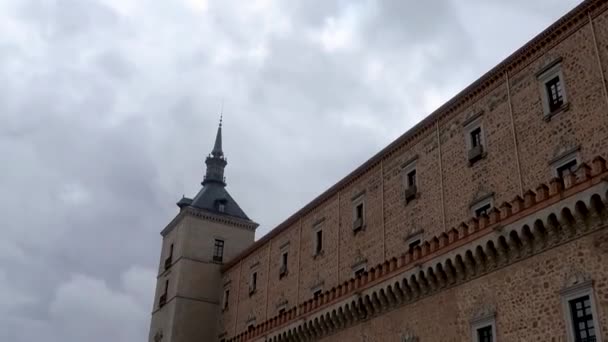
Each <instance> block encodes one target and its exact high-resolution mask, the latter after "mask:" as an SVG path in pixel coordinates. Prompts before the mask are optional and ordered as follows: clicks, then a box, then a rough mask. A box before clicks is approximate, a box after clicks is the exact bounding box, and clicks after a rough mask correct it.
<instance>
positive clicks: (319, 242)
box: [315, 229, 323, 255]
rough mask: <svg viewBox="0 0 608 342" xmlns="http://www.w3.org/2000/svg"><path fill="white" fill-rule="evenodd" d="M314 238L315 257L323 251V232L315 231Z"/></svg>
mask: <svg viewBox="0 0 608 342" xmlns="http://www.w3.org/2000/svg"><path fill="white" fill-rule="evenodd" d="M315 236H316V241H315V255H318V254H320V253H321V252H322V251H323V231H322V230H321V229H319V230H317V233H316V234H315Z"/></svg>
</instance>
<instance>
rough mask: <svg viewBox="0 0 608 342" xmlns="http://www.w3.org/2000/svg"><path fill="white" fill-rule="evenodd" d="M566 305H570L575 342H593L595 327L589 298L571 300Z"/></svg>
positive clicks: (594, 339)
mask: <svg viewBox="0 0 608 342" xmlns="http://www.w3.org/2000/svg"><path fill="white" fill-rule="evenodd" d="M568 304H569V305H570V315H571V318H572V332H573V333H574V340H575V342H595V341H596V334H595V325H594V321H593V313H592V310H591V299H590V298H589V296H588V295H586V296H582V297H578V298H575V299H572V300H570V301H569V302H568Z"/></svg>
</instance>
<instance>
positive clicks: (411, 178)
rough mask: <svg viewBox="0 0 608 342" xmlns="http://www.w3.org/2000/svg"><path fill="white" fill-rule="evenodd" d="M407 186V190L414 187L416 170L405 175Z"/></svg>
mask: <svg viewBox="0 0 608 342" xmlns="http://www.w3.org/2000/svg"><path fill="white" fill-rule="evenodd" d="M407 186H408V188H411V187H413V186H416V169H414V170H412V171H410V172H409V173H408V174H407Z"/></svg>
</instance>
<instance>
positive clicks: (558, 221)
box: [228, 157, 608, 342]
mask: <svg viewBox="0 0 608 342" xmlns="http://www.w3.org/2000/svg"><path fill="white" fill-rule="evenodd" d="M564 178H569V179H560V178H553V179H552V180H551V181H550V182H549V184H548V185H545V184H542V185H540V186H538V187H537V188H536V189H537V191H536V192H534V191H532V190H529V191H527V192H526V193H525V195H524V198H523V199H522V198H521V197H519V196H516V197H515V199H514V200H512V201H511V202H510V203H504V204H503V205H501V209H497V208H496V209H494V210H493V211H491V212H490V214H489V215H483V216H482V217H481V218H479V219H475V218H473V219H471V220H469V221H468V222H467V223H461V224H460V225H459V226H458V227H457V228H452V229H451V230H449V231H448V232H446V233H442V234H441V235H439V236H436V237H433V238H432V239H430V240H427V241H425V242H424V243H423V244H421V245H420V246H417V247H415V248H414V249H413V250H412V251H408V252H406V253H404V254H402V255H401V256H400V257H399V258H392V259H390V260H386V261H385V262H384V263H382V264H379V265H376V266H375V267H373V268H371V269H370V270H369V271H368V272H366V273H365V274H363V275H362V276H359V277H357V278H351V279H349V280H347V281H345V282H344V283H342V284H340V285H338V286H336V287H333V288H331V289H329V290H328V291H325V292H324V293H323V294H322V295H320V296H318V297H317V298H311V299H309V300H307V301H305V302H303V303H300V304H299V305H298V306H297V307H294V308H293V309H291V310H289V311H287V312H285V313H283V314H281V315H279V316H276V317H274V318H271V319H269V320H267V321H265V322H262V323H260V324H258V325H257V326H256V327H255V328H254V329H252V330H250V331H247V332H243V333H240V334H239V335H237V336H234V337H232V338H231V339H229V340H228V341H230V342H235V341H241V342H242V341H258V340H261V341H286V340H288V339H289V338H293V337H300V338H303V339H304V340H306V339H314V338H319V337H321V336H324V335H327V334H329V333H332V332H334V331H336V330H337V329H341V328H344V327H346V326H348V325H351V324H354V323H356V322H357V321H359V320H363V319H367V318H370V317H372V316H375V315H377V314H379V313H381V312H383V311H385V310H389V309H391V308H393V307H396V306H399V305H404V304H407V303H411V302H413V301H416V300H418V299H420V298H423V297H426V296H429V295H433V294H434V293H436V292H437V291H441V290H443V289H445V288H449V287H452V286H454V285H457V284H461V283H463V282H466V281H469V280H471V279H474V278H477V277H479V276H480V275H483V274H486V273H488V272H492V271H495V270H497V269H500V268H502V267H504V266H507V265H510V264H512V263H514V262H517V261H519V260H521V259H523V258H527V257H529V256H532V255H535V254H538V253H541V252H543V251H544V250H546V249H548V248H552V247H555V246H557V245H561V244H563V243H566V242H569V241H572V240H573V239H576V238H578V237H581V236H584V235H586V234H589V233H591V232H594V231H597V230H599V229H604V228H605V227H606V220H608V210H607V209H606V207H607V206H608V171H607V168H606V161H605V160H604V159H603V158H602V157H596V158H595V159H593V161H592V164H591V166H589V165H587V164H585V163H583V164H581V165H580V166H579V167H578V168H577V170H576V172H574V173H573V174H568V175H566V176H565V177H564ZM564 184H568V186H564Z"/></svg>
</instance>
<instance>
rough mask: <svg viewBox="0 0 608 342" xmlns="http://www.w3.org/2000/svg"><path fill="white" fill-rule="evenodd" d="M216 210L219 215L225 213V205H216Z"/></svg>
mask: <svg viewBox="0 0 608 342" xmlns="http://www.w3.org/2000/svg"><path fill="white" fill-rule="evenodd" d="M217 210H218V211H219V212H220V213H223V212H226V205H225V204H224V203H220V204H218V205H217Z"/></svg>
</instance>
